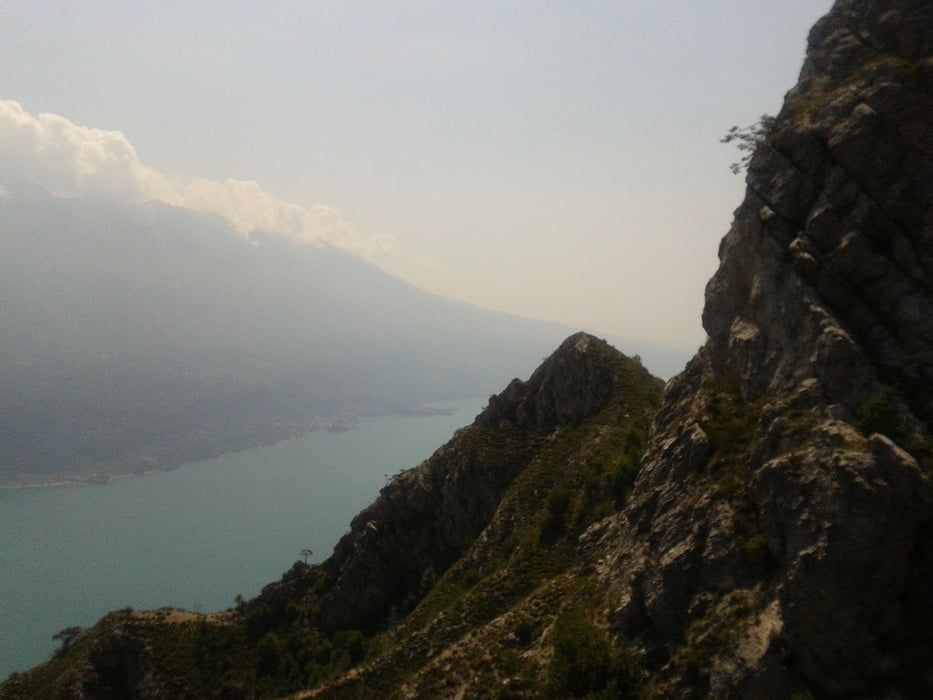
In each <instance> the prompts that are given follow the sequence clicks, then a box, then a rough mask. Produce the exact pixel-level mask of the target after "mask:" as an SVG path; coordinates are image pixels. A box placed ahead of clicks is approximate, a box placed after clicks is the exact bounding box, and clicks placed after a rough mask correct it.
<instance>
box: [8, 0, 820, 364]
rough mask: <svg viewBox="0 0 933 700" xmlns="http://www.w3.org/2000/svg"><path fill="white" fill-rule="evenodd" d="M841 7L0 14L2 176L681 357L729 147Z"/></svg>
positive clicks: (123, 8)
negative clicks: (159, 213)
mask: <svg viewBox="0 0 933 700" xmlns="http://www.w3.org/2000/svg"><path fill="white" fill-rule="evenodd" d="M830 4H831V3H830V2H829V0H777V1H776V0H729V1H727V0H663V1H661V0H628V1H623V0H618V1H616V2H605V1H601V2H595V1H594V2H544V1H535V2H531V1H530V0H529V1H526V2H517V1H515V2H508V1H501V2H465V1H460V2H446V1H434V2H427V1H425V2H407V1H406V2H347V1H340V2H338V1H336V0H334V1H326V2H314V1H311V0H306V1H304V2H276V3H271V2H263V3H259V2H230V1H229V0H224V2H206V1H202V2H195V3H192V2H190V0H185V1H184V2H175V1H174V0H168V1H166V0H163V1H162V2H158V3H154V2H105V1H99V2H80V1H76V0H70V1H68V2H42V3H39V2H35V0H24V1H21V0H4V2H3V3H2V5H0V100H2V102H0V182H3V181H7V182H10V181H19V180H32V181H35V182H39V184H43V185H45V186H47V187H49V188H50V189H52V190H53V191H55V192H57V193H59V194H65V195H72V194H80V193H85V192H89V191H94V190H102V191H105V192H108V193H110V194H111V195H112V196H114V197H116V198H118V199H125V200H129V201H134V200H141V199H142V200H144V199H148V198H153V197H157V198H161V199H164V200H166V201H169V202H173V203H177V204H183V205H186V206H190V207H193V208H196V209H201V210H205V211H213V212H216V213H220V214H223V215H224V216H227V217H228V218H230V219H231V221H232V222H233V223H234V224H235V225H236V226H237V227H238V228H239V229H240V230H241V231H243V232H244V233H245V234H248V233H249V232H250V231H251V230H254V229H256V228H264V229H274V230H275V231H277V232H279V233H281V234H282V235H288V236H293V237H300V238H306V239H308V240H327V241H330V242H333V243H336V244H337V245H341V246H343V247H346V248H349V249H352V250H356V251H357V252H359V253H360V254H363V255H366V256H367V257H369V258H370V259H371V260H372V261H373V262H375V263H376V264H377V265H379V266H380V267H382V268H384V269H385V270H388V271H389V272H391V273H393V274H395V275H397V276H399V277H402V278H404V279H406V280H408V281H410V282H412V283H414V284H415V285H417V286H419V287H422V288H424V289H427V290H429V291H432V292H435V293H438V294H441V295H443V296H448V297H452V298H456V299H462V300H465V301H468V302H471V303H475V304H477V305H481V306H485V307H488V308H493V309H499V310H503V311H510V312H513V313H517V314H521V315H525V316H530V317H534V318H540V319H547V320H553V321H560V322H562V323H566V324H568V325H570V326H574V327H577V328H586V329H588V330H592V331H596V332H602V333H607V334H615V335H622V336H629V337H636V338H643V339H651V340H655V341H658V342H663V343H667V344H671V345H675V346H678V347H682V348H686V349H689V350H692V349H695V348H696V347H697V346H698V345H699V344H700V343H701V342H702V340H703V338H704V334H703V331H702V328H701V326H700V311H701V308H702V305H703V288H704V285H705V283H706V281H707V280H708V279H709V277H710V276H711V275H712V273H713V271H714V270H715V267H716V264H717V260H716V249H717V245H718V241H719V239H720V238H721V237H722V235H723V234H724V233H725V232H726V230H727V229H728V226H729V223H730V221H731V215H732V211H733V210H734V209H735V208H736V207H737V206H738V204H739V201H740V200H741V196H742V192H743V182H742V178H741V177H739V176H734V175H732V174H731V173H730V172H729V168H728V165H729V163H731V162H733V161H735V160H737V158H738V154H737V152H736V151H735V150H734V149H733V148H732V147H731V146H726V145H723V144H720V143H719V139H720V138H721V137H722V135H723V134H724V133H725V132H726V130H727V129H728V128H729V127H730V126H731V125H733V124H740V125H744V124H749V123H751V122H753V121H755V120H756V119H757V117H758V116H759V115H761V114H762V113H766V112H767V113H774V112H776V111H777V110H778V109H779V107H780V105H781V101H782V97H783V95H784V93H785V92H786V91H787V90H788V89H789V88H790V87H792V85H793V84H794V83H795V82H796V79H797V74H798V72H799V69H800V66H801V63H802V60H803V56H804V51H805V46H806V35H807V32H808V30H809V28H810V26H812V24H813V23H814V22H815V21H816V19H818V18H819V17H820V16H821V15H822V14H824V13H825V12H826V11H827V10H828V9H829V6H830ZM0 194H2V191H0ZM622 349H623V350H624V348H622Z"/></svg>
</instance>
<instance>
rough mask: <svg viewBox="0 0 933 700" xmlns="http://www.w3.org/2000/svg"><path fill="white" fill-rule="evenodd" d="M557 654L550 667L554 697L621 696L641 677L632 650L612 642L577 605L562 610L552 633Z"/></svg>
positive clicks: (549, 672)
mask: <svg viewBox="0 0 933 700" xmlns="http://www.w3.org/2000/svg"><path fill="white" fill-rule="evenodd" d="M551 645H552V647H553V649H554V658H553V660H552V661H551V665H550V668H549V670H548V689H549V691H550V694H551V696H552V697H573V698H618V697H625V696H627V695H629V694H631V693H632V691H633V690H634V689H635V688H636V687H637V686H638V684H639V683H640V681H641V676H642V672H641V666H640V664H639V663H638V660H637V658H636V656H635V655H634V653H633V652H631V651H630V650H629V649H627V648H625V647H624V646H619V645H613V644H612V642H611V641H610V639H609V636H608V635H607V634H606V633H605V632H604V631H603V630H601V629H599V628H598V627H597V626H596V625H595V624H593V623H592V622H591V621H590V620H589V619H588V617H587V615H586V613H585V611H584V610H582V609H579V608H574V609H571V610H567V611H566V612H564V613H562V614H561V616H560V617H558V618H557V621H556V622H555V623H554V629H553V632H552V634H551Z"/></svg>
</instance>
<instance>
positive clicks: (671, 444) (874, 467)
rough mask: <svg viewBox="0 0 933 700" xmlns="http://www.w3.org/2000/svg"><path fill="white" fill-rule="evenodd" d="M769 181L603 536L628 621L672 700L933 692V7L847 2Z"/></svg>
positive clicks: (609, 576) (729, 253)
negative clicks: (630, 488)
mask: <svg viewBox="0 0 933 700" xmlns="http://www.w3.org/2000/svg"><path fill="white" fill-rule="evenodd" d="M747 183H748V189H747V193H746V196H745V199H744V201H743V202H742V204H741V206H740V207H739V209H738V210H737V212H736V215H735V221H734V223H733V226H732V229H731V230H730V231H729V233H728V235H727V236H726V237H725V239H724V240H723V242H722V244H721V248H720V259H721V266H720V268H719V271H718V272H717V273H716V274H715V276H714V277H713V279H712V280H711V281H710V283H709V285H708V286H707V292H706V307H705V310H704V314H703V321H704V325H705V328H706V330H707V332H708V333H709V341H708V343H707V344H706V346H705V347H704V348H703V349H702V350H701V351H700V353H699V354H698V355H697V357H696V358H694V360H693V361H692V362H691V364H690V365H689V366H688V368H687V370H686V371H685V372H684V374H682V375H681V376H680V377H679V378H677V379H676V380H674V381H673V382H672V383H671V385H670V386H669V388H668V391H667V394H666V398H665V402H664V404H663V405H662V408H661V410H660V412H659V414H658V417H657V419H656V426H655V427H656V430H655V433H654V435H653V439H652V442H651V446H650V447H649V452H648V455H647V458H646V461H645V466H644V467H643V470H642V473H641V475H640V478H639V480H638V483H637V486H636V491H635V497H634V499H633V502H632V504H631V505H630V506H629V507H628V508H627V509H626V510H625V511H624V512H623V513H621V514H619V515H618V516H617V517H616V518H615V520H614V521H613V522H612V523H611V524H609V523H607V524H604V525H603V527H602V529H601V530H599V531H594V532H593V533H591V537H592V538H593V540H594V545H595V542H596V541H598V542H599V546H594V551H598V552H599V554H600V556H604V557H607V558H608V563H604V564H603V576H604V579H605V581H606V585H607V586H608V587H609V588H610V589H611V590H613V591H614V593H615V594H616V595H619V596H620V599H621V601H622V603H621V605H620V606H619V607H618V610H617V613H616V617H615V625H616V631H617V632H618V633H619V634H620V636H622V637H625V638H627V639H629V640H631V641H633V642H635V643H637V644H639V645H641V646H642V647H643V648H645V649H646V651H647V652H648V655H649V659H651V660H652V663H653V664H654V667H655V668H656V669H658V673H659V677H660V678H661V680H660V681H659V682H660V683H661V686H662V687H664V688H665V693H666V694H669V695H670V696H677V695H684V696H689V695H695V694H698V693H701V692H707V691H708V692H710V693H711V694H712V695H713V696H715V697H725V696H727V695H729V694H730V693H737V695H736V696H737V697H779V696H780V697H785V696H788V695H790V694H793V693H795V692H813V693H817V694H819V693H828V694H831V695H833V696H836V695H856V696H866V697H868V696H872V697H874V696H875V695H876V694H877V693H879V692H881V691H882V690H884V692H888V691H889V690H891V691H892V692H896V693H900V695H891V696H890V697H901V696H903V697H907V696H916V693H918V692H920V690H921V689H927V690H929V689H930V687H931V684H933V677H931V673H930V670H929V669H930V668H933V665H931V656H930V648H929V630H931V629H933V614H931V611H933V583H931V582H933V542H931V539H930V537H929V533H930V531H931V524H933V497H931V489H930V475H931V468H933V453H931V448H930V441H929V437H930V432H931V427H933V3H929V2H854V1H853V2H845V1H843V2H838V3H837V4H836V6H835V7H834V8H833V10H832V12H831V13H830V14H829V15H828V16H827V17H825V18H824V19H823V20H821V21H820V22H819V23H818V24H817V25H816V26H815V27H814V28H813V30H812V32H811V34H810V41H809V48H808V52H807V59H806V63H805V65H804V67H803V70H802V72H801V79H800V83H799V84H798V85H797V86H796V87H795V88H794V89H793V90H791V91H790V92H789V93H788V94H787V97H786V100H785V104H784V107H783V109H782V110H781V112H780V114H779V115H778V119H777V123H776V126H775V128H774V130H773V131H772V132H771V134H770V135H768V136H767V137H766V138H765V139H764V141H763V142H762V143H761V145H760V147H759V148H758V150H757V152H756V153H755V155H754V157H753V159H752V161H751V163H750V166H749V172H748V178H747ZM892 689H893V690H892ZM818 696H819V695H818Z"/></svg>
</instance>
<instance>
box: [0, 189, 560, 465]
mask: <svg viewBox="0 0 933 700" xmlns="http://www.w3.org/2000/svg"><path fill="white" fill-rule="evenodd" d="M564 335H566V329H563V328H561V327H559V326H556V325H554V324H545V323H539V322H534V321H529V320H526V319H521V318H517V317H513V316H508V315H506V314H498V313H493V312H488V311H484V310H481V309H477V308H474V307H470V306H468V305H466V304H459V303H455V302H451V301H447V300H443V299H440V298H437V297H433V296H431V295H428V294H425V293H423V292H420V291H419V290H416V289H414V288H413V287H411V286H409V285H407V284H405V283H403V282H401V281H399V280H397V279H394V278H392V277H390V276H388V275H386V274H384V273H382V272H380V271H378V270H377V269H375V268H374V267H372V266H371V265H369V264H367V263H365V262H364V261H362V260H361V259H358V258H355V257H354V256H352V255H349V254H347V253H344V252H342V251H339V250H336V249H333V248H314V247H311V246H306V245H300V244H295V243H289V242H286V241H282V240H279V239H273V238H266V239H262V238H260V239H257V240H254V241H252V242H249V241H246V240H244V239H242V238H241V237H238V236H237V235H236V234H234V233H233V232H232V231H230V230H229V229H228V228H227V227H226V225H225V224H223V223H222V222H220V221H219V220H214V219H211V218H208V217H204V216H199V215H195V214H192V213H190V212H187V211H184V210H180V209H173V208H170V207H167V206H164V205H160V204H156V203H152V204H149V205H146V206H142V207H127V206H120V205H116V204H114V203H112V202H110V201H108V200H106V199H104V198H89V199H83V200H65V199H58V198H55V197H52V196H51V195H49V194H48V193H46V192H44V191H43V190H40V189H38V188H35V187H30V186H19V187H14V186H9V187H7V188H6V194H5V195H4V196H3V197H0V397H2V398H0V470H2V473H0V480H3V481H10V480H14V479H16V478H18V477H22V476H31V477H33V478H38V479H41V478H43V475H49V476H52V475H62V474H68V473H73V474H76V475H82V474H83V475H87V474H90V473H97V474H98V475H100V476H106V475H107V474H111V473H114V472H119V471H127V470H133V469H146V468H152V467H154V466H159V465H163V464H175V463H178V462H180V461H185V460H188V459H193V458H195V457H198V456H201V455H203V454H210V453H212V452H217V451H221V450H226V449H232V448H236V447H242V446H246V445H249V444H255V443H257V442H262V441H267V440H270V439H275V438H278V437H283V436H286V435H289V434H293V433H295V432H299V431H301V430H304V429H307V427H309V426H313V425H315V423H316V422H317V423H321V422H322V421H326V420H327V419H333V418H337V417H340V416H341V415H342V414H344V413H349V414H351V415H352V414H355V413H361V412H363V413H365V412H376V411H386V410H412V409H416V408H418V407H419V406H420V404H422V403H423V402H425V401H431V400H437V399H443V398H457V397H465V396H469V395H476V394H477V392H479V394H480V395H482V394H483V393H489V392H491V391H492V390H494V389H495V388H496V386H497V385H499V384H500V383H501V382H502V381H503V378H507V377H510V376H514V375H515V374H517V373H520V372H522V371H524V369H525V368H526V367H528V366H530V365H532V364H534V363H536V362H537V361H538V360H539V359H540V358H541V357H542V356H543V355H544V354H546V353H547V351H548V350H549V349H550V348H552V347H553V346H554V344H555V343H557V342H558V341H559V340H560V338H561V337H563V336H564Z"/></svg>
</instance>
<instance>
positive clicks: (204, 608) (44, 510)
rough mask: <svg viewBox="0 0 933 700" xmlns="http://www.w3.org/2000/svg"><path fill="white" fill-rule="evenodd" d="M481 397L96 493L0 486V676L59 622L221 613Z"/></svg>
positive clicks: (327, 530) (363, 501) (37, 658)
mask: <svg viewBox="0 0 933 700" xmlns="http://www.w3.org/2000/svg"><path fill="white" fill-rule="evenodd" d="M483 403H484V402H483V401H482V400H480V399H473V400H467V401H457V402H450V403H444V404H435V405H433V406H432V408H445V409H449V411H450V413H449V415H445V414H436V415H428V416H381V417H375V418H366V419H363V420H361V421H360V423H359V425H357V427H355V428H354V429H352V430H349V431H345V432H340V433H332V432H317V433H311V434H309V435H305V436H303V437H300V438H295V439H293V440H287V441H284V442H280V443H276V444H274V445H268V446H265V447H258V448H254V449H251V450H246V451H244V452H237V453H235V454H230V455H225V456H222V457H217V458H214V459H209V460H204V461H202V462H195V463H192V464H188V465H185V466H183V467H179V468H178V469H175V470H173V471H168V472H155V473H152V474H146V475H143V476H139V477H130V478H126V479H121V480H119V481H115V482H112V483H109V484H104V485H96V486H87V485H76V486H57V487H38V488H28V489H6V490H0V591H2V597H0V680H2V679H5V678H6V677H7V676H8V675H9V674H10V673H11V672H13V671H24V670H26V669H27V668H30V667H32V666H34V665H36V664H37V663H41V662H42V661H45V660H47V659H48V658H49V656H50V655H51V653H52V651H53V650H54V649H55V647H56V646H57V644H56V643H55V642H53V641H52V639H51V638H52V635H54V634H55V633H56V632H58V631H59V630H61V629H63V628H64V627H69V626H72V625H79V626H82V627H86V626H89V625H92V624H93V623H94V622H95V621H96V620H97V619H98V618H99V617H101V616H102V615H103V614H105V613H107V612H108V611H110V610H116V609H119V608H124V607H127V606H131V607H133V608H136V609H148V608H158V607H163V606H174V607H180V608H186V609H189V610H195V611H200V612H214V611H217V610H223V609H226V608H229V607H232V606H233V605H234V598H235V597H236V596H237V595H238V594H242V595H243V596H244V597H245V598H251V597H252V596H254V595H256V594H257V593H259V590H260V589H261V588H262V586H263V585H265V584H266V583H269V582H271V581H273V580H276V579H278V578H279V576H281V574H282V573H283V572H284V571H286V570H287V569H288V568H290V567H291V565H292V564H293V563H294V562H295V561H297V560H298V559H299V558H300V557H299V552H301V550H303V549H305V548H308V549H311V550H313V551H314V557H313V558H312V561H315V562H319V561H321V560H322V559H324V558H326V557H327V556H329V555H330V553H331V551H332V549H333V547H334V545H335V544H336V543H337V540H338V539H339V538H340V536H341V535H343V534H344V533H345V532H347V531H348V530H349V526H350V520H351V519H352V517H353V516H354V515H356V513H358V512H359V511H360V510H362V509H363V508H364V507H365V506H366V505H368V504H369V503H371V502H372V501H373V500H374V499H375V498H376V496H377V495H378V492H379V489H380V488H381V487H382V486H383V485H384V484H385V482H386V478H387V477H388V476H391V475H393V474H395V473H396V472H398V471H399V470H401V469H405V468H408V467H412V466H415V465H416V464H418V463H420V462H421V461H422V460H424V459H426V458H428V457H429V456H430V455H431V453H433V451H434V450H435V449H437V448H438V447H440V446H441V445H442V444H444V443H445V442H446V441H447V440H448V439H449V438H450V436H451V435H452V434H453V432H454V430H456V429H457V428H459V427H462V426H464V425H467V424H469V423H471V422H472V420H473V417H474V416H475V415H476V414H477V413H478V412H479V411H480V410H481V408H482V406H483Z"/></svg>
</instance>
